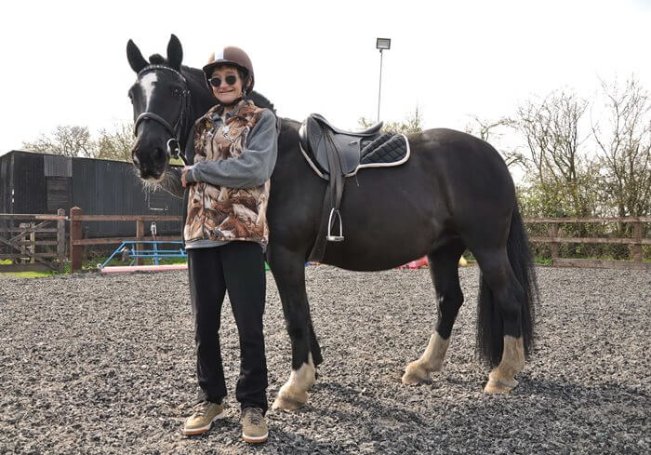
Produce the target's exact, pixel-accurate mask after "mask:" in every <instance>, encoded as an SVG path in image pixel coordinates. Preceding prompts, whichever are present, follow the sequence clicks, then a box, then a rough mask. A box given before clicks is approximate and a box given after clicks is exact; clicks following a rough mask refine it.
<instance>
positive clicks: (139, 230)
mask: <svg viewBox="0 0 651 455" xmlns="http://www.w3.org/2000/svg"><path fill="white" fill-rule="evenodd" d="M144 238H145V220H143V219H142V218H138V220H137V221H136V241H138V240H143V239H144ZM141 249H143V246H142V244H140V243H136V252H138V251H140V250H141ZM143 264H144V261H143V258H141V257H138V258H136V265H143Z"/></svg>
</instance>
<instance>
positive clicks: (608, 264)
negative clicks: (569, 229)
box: [524, 216, 651, 270]
mask: <svg viewBox="0 0 651 455" xmlns="http://www.w3.org/2000/svg"><path fill="white" fill-rule="evenodd" d="M524 221H525V223H526V224H527V225H530V226H531V225H535V224H547V225H548V229H547V235H546V236H542V235H532V236H530V237H529V241H530V242H531V243H534V244H535V243H542V244H549V246H550V250H551V259H552V265H553V266H557V267H594V268H626V269H647V270H651V263H649V262H644V250H643V247H644V246H651V238H649V235H648V234H647V233H649V234H651V230H649V229H647V225H649V224H651V217H648V216H647V217H624V218H527V219H525V220H524ZM594 223H598V224H603V223H610V224H619V223H621V224H632V225H633V226H632V229H631V233H632V236H631V237H630V238H619V237H573V236H567V235H562V231H561V225H563V224H584V225H585V224H594ZM561 244H607V245H627V246H628V250H629V260H604V259H582V258H581V259H579V258H562V257H560V254H559V250H560V248H559V247H560V245H561Z"/></svg>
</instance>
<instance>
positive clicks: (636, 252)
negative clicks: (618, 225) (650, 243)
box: [629, 220, 642, 262]
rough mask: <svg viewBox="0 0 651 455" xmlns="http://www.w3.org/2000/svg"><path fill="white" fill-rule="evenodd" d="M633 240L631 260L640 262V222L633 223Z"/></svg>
mask: <svg viewBox="0 0 651 455" xmlns="http://www.w3.org/2000/svg"><path fill="white" fill-rule="evenodd" d="M633 240H635V243H633V244H631V245H630V247H631V249H630V250H629V251H630V254H631V259H633V260H634V261H635V262H642V222H640V221H639V220H638V221H635V222H634V223H633Z"/></svg>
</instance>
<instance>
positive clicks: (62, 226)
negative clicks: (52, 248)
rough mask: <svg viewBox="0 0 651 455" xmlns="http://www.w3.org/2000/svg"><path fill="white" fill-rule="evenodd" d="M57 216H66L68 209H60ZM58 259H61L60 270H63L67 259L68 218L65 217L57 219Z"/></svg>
mask: <svg viewBox="0 0 651 455" xmlns="http://www.w3.org/2000/svg"><path fill="white" fill-rule="evenodd" d="M57 216H60V217H65V216H66V211H65V210H64V209H58V210H57ZM57 260H58V261H59V270H63V263H64V261H65V260H66V220H65V219H64V218H61V219H59V220H57Z"/></svg>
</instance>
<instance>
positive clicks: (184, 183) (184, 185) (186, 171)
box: [181, 166, 192, 188]
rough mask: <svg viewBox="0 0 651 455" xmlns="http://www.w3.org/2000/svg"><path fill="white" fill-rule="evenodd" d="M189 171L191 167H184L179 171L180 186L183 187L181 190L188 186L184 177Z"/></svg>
mask: <svg viewBox="0 0 651 455" xmlns="http://www.w3.org/2000/svg"><path fill="white" fill-rule="evenodd" d="M190 169H192V166H184V167H183V170H182V171H181V186H183V188H185V187H187V186H188V181H187V180H186V178H185V177H186V176H187V175H188V171H189V170H190Z"/></svg>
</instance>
